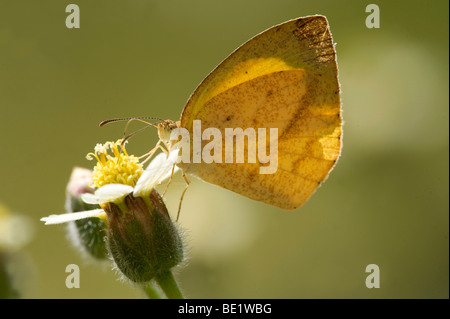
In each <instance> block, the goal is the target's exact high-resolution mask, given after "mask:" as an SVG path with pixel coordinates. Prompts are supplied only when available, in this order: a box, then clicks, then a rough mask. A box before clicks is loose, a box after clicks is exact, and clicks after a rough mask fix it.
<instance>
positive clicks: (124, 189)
mask: <svg viewBox="0 0 450 319" xmlns="http://www.w3.org/2000/svg"><path fill="white" fill-rule="evenodd" d="M119 143H120V140H119V141H117V142H115V143H114V142H107V143H105V144H104V145H102V144H97V145H96V147H95V153H89V154H88V155H87V157H88V159H92V158H93V157H95V158H96V159H97V160H98V163H97V165H96V166H95V167H94V172H93V173H92V184H93V185H95V186H97V185H101V186H98V188H97V189H96V190H95V193H94V194H92V193H89V192H86V193H83V194H81V199H82V200H83V201H84V202H85V203H86V204H98V205H100V207H102V208H100V209H91V210H86V211H80V212H73V213H68V214H60V215H50V216H48V217H43V218H41V221H43V222H45V225H55V224H62V223H67V222H70V221H75V220H79V219H84V218H89V217H98V218H101V219H103V220H106V213H105V211H104V209H103V206H105V205H106V204H107V203H120V202H122V201H123V199H124V198H125V196H127V195H129V194H131V193H132V194H133V196H134V197H143V198H144V197H148V196H150V194H151V191H152V189H153V188H154V187H155V186H157V185H159V184H160V183H161V182H163V181H164V180H166V179H167V178H169V177H170V176H171V174H172V170H173V173H175V172H176V171H178V169H179V168H178V167H177V166H174V164H175V163H176V159H177V157H178V149H174V150H172V151H171V152H170V153H169V154H168V155H166V154H165V153H160V154H158V155H157V156H156V157H155V158H154V159H153V161H151V162H150V164H149V165H148V166H147V168H146V169H145V170H142V165H141V164H139V163H138V160H137V158H136V157H134V156H128V154H127V153H126V150H125V147H124V146H122V147H121V149H122V151H123V152H124V153H121V152H120V150H119V146H118V144H119ZM108 148H111V149H112V150H113V153H114V155H115V157H112V156H111V155H109V154H107V150H108ZM119 181H123V182H124V183H119ZM133 186H134V187H133Z"/></svg>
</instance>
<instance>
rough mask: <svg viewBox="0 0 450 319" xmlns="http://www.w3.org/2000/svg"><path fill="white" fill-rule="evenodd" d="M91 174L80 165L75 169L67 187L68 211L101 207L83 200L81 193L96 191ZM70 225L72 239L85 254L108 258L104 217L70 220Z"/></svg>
mask: <svg viewBox="0 0 450 319" xmlns="http://www.w3.org/2000/svg"><path fill="white" fill-rule="evenodd" d="M91 176H92V171H91V170H88V169H85V168H80V167H75V168H74V169H73V171H72V174H71V176H70V180H69V183H68V185H67V189H66V211H67V212H68V213H75V212H81V211H85V210H90V209H96V208H100V206H99V205H91V204H86V203H85V202H83V201H82V200H81V194H83V193H93V192H94V189H93V188H92V187H89V181H90V180H91ZM68 227H69V233H70V237H71V239H72V241H73V242H74V244H75V245H76V246H77V247H78V248H80V250H81V251H82V252H83V253H84V254H86V255H88V256H90V257H93V258H94V259H97V260H102V259H106V258H107V250H106V243H105V237H106V225H105V222H104V221H103V220H102V219H100V218H96V217H91V218H85V219H80V220H76V221H73V222H70V223H69V226H68Z"/></svg>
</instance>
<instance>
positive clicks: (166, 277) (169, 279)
mask: <svg viewBox="0 0 450 319" xmlns="http://www.w3.org/2000/svg"><path fill="white" fill-rule="evenodd" d="M155 279H156V282H157V283H158V284H159V286H160V287H161V289H162V290H163V291H164V293H165V294H166V296H167V298H168V299H184V296H183V293H182V292H181V290H180V287H178V284H177V282H176V280H175V278H174V277H173V274H172V272H171V271H170V270H169V271H165V272H163V273H161V274H159V275H158V276H156V278H155Z"/></svg>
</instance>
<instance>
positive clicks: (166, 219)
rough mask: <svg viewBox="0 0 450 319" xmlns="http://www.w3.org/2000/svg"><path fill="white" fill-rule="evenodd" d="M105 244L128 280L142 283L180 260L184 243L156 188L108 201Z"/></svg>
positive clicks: (167, 269) (105, 208)
mask: <svg viewBox="0 0 450 319" xmlns="http://www.w3.org/2000/svg"><path fill="white" fill-rule="evenodd" d="M103 209H104V210H105V212H106V215H107V224H108V237H107V240H108V247H109V251H110V254H111V256H112V257H113V258H114V261H115V263H116V264H117V267H118V268H119V269H120V271H121V272H122V273H123V274H124V275H125V276H126V277H127V278H128V279H130V280H131V281H133V282H136V283H144V282H148V281H150V280H151V279H153V278H154V277H155V276H159V275H160V274H162V273H165V272H167V271H169V270H170V269H171V268H172V267H174V266H176V265H178V264H179V263H180V262H181V261H182V260H183V243H182V240H181V237H180V235H179V233H178V230H177V228H176V227H175V225H174V224H173V223H172V221H171V219H170V216H169V213H168V212H167V208H166V206H165V205H164V202H163V200H162V198H161V196H160V195H159V194H158V192H157V191H156V190H154V189H153V190H152V192H151V194H150V196H149V197H148V198H141V197H133V195H131V194H130V195H128V196H127V197H125V199H124V202H123V203H121V204H119V205H116V204H113V203H108V204H107V205H106V206H105V207H103Z"/></svg>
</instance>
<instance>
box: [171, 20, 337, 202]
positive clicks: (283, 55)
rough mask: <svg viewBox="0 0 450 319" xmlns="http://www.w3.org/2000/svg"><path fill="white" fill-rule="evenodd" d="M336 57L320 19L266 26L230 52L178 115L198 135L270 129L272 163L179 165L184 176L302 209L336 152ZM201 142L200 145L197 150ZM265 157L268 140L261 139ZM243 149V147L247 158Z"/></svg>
mask: <svg viewBox="0 0 450 319" xmlns="http://www.w3.org/2000/svg"><path fill="white" fill-rule="evenodd" d="M337 73H338V69H337V64H336V54H335V50H334V45H333V41H332V37H331V34H330V31H329V27H328V22H327V20H326V18H325V17H324V16H310V17H305V18H299V19H295V20H291V21H287V22H285V23H283V24H280V25H277V26H274V27H272V28H270V29H268V30H266V31H264V32H262V33H260V34H258V35H257V36H255V37H254V38H252V39H250V40H249V41H248V42H246V43H244V44H243V45H242V46H241V47H239V48H238V49H237V50H235V51H234V52H233V53H232V54H231V55H230V56H229V57H228V58H226V59H225V60H224V61H223V62H222V63H221V64H220V65H219V66H218V67H216V69H214V70H213V71H212V72H211V73H210V74H209V75H208V76H207V77H206V78H205V80H204V81H203V82H202V83H201V84H200V85H199V86H198V87H197V89H196V90H195V91H194V93H193V94H192V95H191V97H190V98H189V100H188V102H187V104H186V106H185V107H184V109H183V112H182V115H181V127H184V128H186V129H187V130H188V131H189V132H190V133H191V136H192V130H193V121H194V120H201V125H202V129H205V128H208V127H214V128H217V129H219V130H220V131H221V133H222V137H223V139H224V140H223V141H222V142H223V143H222V147H223V149H222V154H225V128H237V127H238V128H242V129H244V130H245V129H246V128H254V129H255V130H256V131H257V130H258V128H266V130H267V132H269V129H270V128H277V129H278V163H277V165H278V166H277V168H278V169H277V170H276V172H275V173H273V174H260V167H261V166H267V164H262V163H261V162H259V161H256V163H248V161H247V159H248V158H246V160H245V163H234V164H229V163H214V162H213V163H211V164H206V163H180V164H179V166H180V167H181V168H182V169H183V170H184V171H185V172H187V173H188V174H192V175H195V176H197V177H199V178H201V179H202V180H204V181H206V182H209V183H212V184H215V185H218V186H221V187H224V188H226V189H229V190H231V191H234V192H236V193H239V194H241V195H244V196H246V197H249V198H252V199H255V200H258V201H262V202H265V203H268V204H271V205H275V206H277V207H281V208H284V209H295V208H297V207H299V206H300V205H302V204H303V203H304V202H305V201H306V200H307V199H308V198H309V197H310V196H311V195H312V194H313V193H314V191H315V189H316V188H317V187H318V186H319V185H320V183H322V182H323V181H324V180H325V179H326V177H327V176H328V174H329V172H330V170H331V169H332V168H333V166H334V165H335V163H336V160H337V159H338V157H339V154H340V150H341V135H342V128H341V125H342V117H341V106H340V89H339V82H338V74H337ZM208 142H209V141H203V142H202V148H203V146H205V145H206V144H207V143H208ZM266 146H267V150H269V146H270V145H269V138H267V145H266ZM247 148H248V143H245V154H247Z"/></svg>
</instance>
